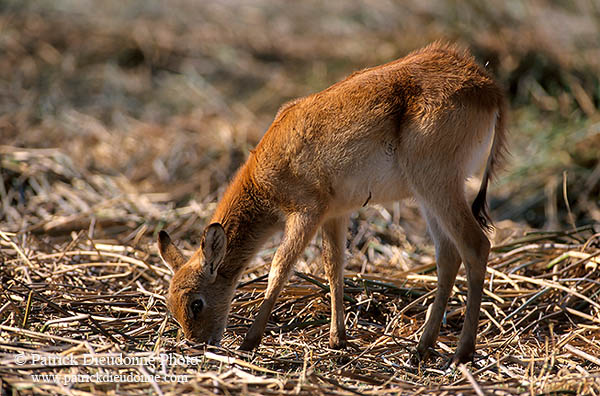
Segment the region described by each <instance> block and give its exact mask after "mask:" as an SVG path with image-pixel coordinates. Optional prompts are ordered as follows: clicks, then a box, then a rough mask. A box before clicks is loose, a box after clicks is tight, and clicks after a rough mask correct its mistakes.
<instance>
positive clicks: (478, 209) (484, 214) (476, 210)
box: [471, 172, 494, 231]
mask: <svg viewBox="0 0 600 396" xmlns="http://www.w3.org/2000/svg"><path fill="white" fill-rule="evenodd" d="M488 177H489V176H488V174H487V172H486V173H485V174H484V175H483V178H484V179H483V181H482V183H481V188H480V189H479V192H478V193H477V196H476V197H475V200H474V201H473V205H471V211H472V212H473V216H475V220H477V222H478V223H479V225H480V226H481V228H482V229H483V230H486V231H491V230H493V229H494V226H493V224H492V219H491V218H490V215H489V213H488V210H487V202H486V195H487V185H488Z"/></svg>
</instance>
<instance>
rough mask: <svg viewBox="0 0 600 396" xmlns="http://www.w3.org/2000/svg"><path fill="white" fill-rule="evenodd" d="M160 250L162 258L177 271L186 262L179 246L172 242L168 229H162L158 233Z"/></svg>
mask: <svg viewBox="0 0 600 396" xmlns="http://www.w3.org/2000/svg"><path fill="white" fill-rule="evenodd" d="M158 251H159V252H160V258H162V259H163V261H164V262H165V263H166V264H167V265H168V266H169V267H171V269H172V270H173V272H177V271H178V270H179V268H181V267H182V266H183V265H184V264H185V261H186V260H185V257H183V254H181V252H180V251H179V249H177V246H175V245H174V244H173V242H171V238H170V237H169V234H167V232H166V231H162V230H161V231H160V232H159V233H158Z"/></svg>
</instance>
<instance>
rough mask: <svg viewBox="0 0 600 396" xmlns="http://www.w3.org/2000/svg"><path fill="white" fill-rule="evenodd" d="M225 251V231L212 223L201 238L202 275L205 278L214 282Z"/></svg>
mask: <svg viewBox="0 0 600 396" xmlns="http://www.w3.org/2000/svg"><path fill="white" fill-rule="evenodd" d="M226 249H227V237H226V236H225V230H224V229H223V226H222V225H221V224H219V223H213V224H211V225H209V226H208V227H206V230H204V236H203V237H202V253H203V254H204V273H205V275H206V276H207V278H208V279H209V280H210V281H211V282H214V281H215V279H216V277H217V271H218V269H219V267H220V266H221V264H223V259H224V258H225V250H226Z"/></svg>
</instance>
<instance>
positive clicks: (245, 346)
mask: <svg viewBox="0 0 600 396" xmlns="http://www.w3.org/2000/svg"><path fill="white" fill-rule="evenodd" d="M259 344H260V338H258V339H254V338H248V337H246V338H244V341H243V342H242V345H240V347H239V348H238V350H240V351H248V352H249V351H251V350H253V349H256V348H257V347H258V345H259Z"/></svg>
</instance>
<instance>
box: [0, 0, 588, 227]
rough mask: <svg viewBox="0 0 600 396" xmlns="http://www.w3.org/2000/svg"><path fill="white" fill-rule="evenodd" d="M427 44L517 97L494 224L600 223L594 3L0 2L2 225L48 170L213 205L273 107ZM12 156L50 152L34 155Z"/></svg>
mask: <svg viewBox="0 0 600 396" xmlns="http://www.w3.org/2000/svg"><path fill="white" fill-rule="evenodd" d="M436 39H445V40H448V41H456V42H458V43H459V44H461V45H463V46H465V47H468V48H470V49H471V50H472V52H473V53H474V55H475V56H476V58H477V59H478V60H479V61H480V62H481V63H482V64H484V65H486V67H487V68H488V69H490V70H491V71H492V73H493V74H494V75H495V76H496V77H497V79H498V80H499V82H500V83H501V85H502V86H503V87H504V88H505V89H506V92H507V94H508V97H509V99H510V103H511V108H512V111H511V118H510V124H509V127H510V132H511V139H510V140H511V147H510V148H511V152H512V155H511V157H510V158H509V162H508V164H507V166H506V169H505V171H504V172H503V173H501V175H500V177H499V179H498V181H497V182H496V183H495V185H494V186H493V188H492V192H491V206H492V210H493V217H494V218H495V219H497V220H502V219H509V220H511V221H514V222H518V223H521V224H525V225H528V226H532V227H537V228H567V227H572V226H573V224H577V225H583V224H588V223H592V222H599V221H600V209H599V206H600V205H599V195H600V163H599V160H598V158H599V153H600V117H599V116H598V107H599V104H600V79H599V76H600V3H599V2H598V1H597V0H574V1H562V0H536V1H520V0H507V1H504V0H491V1H486V2H480V1H475V0H472V1H450V0H447V1H442V0H427V1H423V0H411V1H402V2H393V1H384V0H382V1H355V0H343V1H342V0H339V1H326V2H324V1H316V0H315V1H279V0H256V1H233V0H220V1H196V0H170V1H168V2H166V1H159V0H118V1H117V0H102V1H95V0H37V1H26V0H1V1H0V54H1V56H0V144H1V145H2V147H3V149H2V151H0V155H3V158H2V168H1V171H2V173H1V175H2V179H3V183H2V186H1V190H0V195H1V198H2V209H3V210H2V211H1V212H0V221H2V222H3V223H4V224H5V225H7V227H8V228H9V229H12V230H13V231H19V230H23V229H27V226H28V225H31V224H30V223H31V222H29V223H28V221H26V220H24V218H23V217H24V213H25V212H26V211H27V210H28V209H27V205H28V203H29V202H31V198H32V197H33V196H35V195H36V194H37V195H40V194H41V192H40V191H42V190H43V189H44V185H43V184H44V183H50V184H51V183H54V180H55V179H58V180H60V181H61V182H63V184H68V185H71V186H74V188H75V189H76V187H77V180H78V179H79V178H82V177H91V176H94V177H96V176H98V177H102V178H105V179H106V180H108V179H107V178H113V179H111V180H124V181H126V183H125V182H123V183H121V184H119V183H117V184H111V186H112V187H110V188H114V189H115V190H120V191H122V190H125V192H139V193H163V192H168V194H169V195H168V200H169V201H172V202H174V203H175V204H176V205H177V206H181V205H185V204H186V203H188V202H189V201H190V199H194V200H197V201H198V202H213V201H215V200H216V198H217V197H218V196H219V193H220V192H222V188H224V186H225V184H226V182H227V180H228V179H229V178H230V177H231V176H232V174H233V172H234V171H235V169H236V168H237V167H238V166H239V165H240V164H241V163H242V162H243V161H244V159H245V158H246V156H247V155H248V151H249V149H250V148H252V147H253V146H254V145H255V144H256V143H257V142H258V140H259V139H260V137H261V136H262V134H263V133H264V131H265V130H266V129H267V127H268V126H269V124H270V122H271V121H272V119H273V117H274V114H275V112H276V111H277V108H278V107H279V106H280V105H281V104H282V103H284V102H285V101H287V100H289V99H292V98H295V97H299V96H303V95H307V94H310V93H312V92H315V91H318V90H321V89H324V88H326V87H327V86H329V85H330V84H332V83H333V82H335V81H338V80H340V79H342V78H343V77H344V76H346V75H348V74H350V73H351V72H352V71H355V70H357V69H361V68H365V67H369V66H374V65H377V64H381V63H384V62H388V61H391V60H393V59H396V58H398V57H402V56H404V55H405V54H406V53H408V52H409V51H411V50H413V49H416V48H418V47H421V46H423V45H426V44H428V43H430V42H431V41H433V40H436ZM16 148H28V149H34V148H35V149H52V150H54V149H58V151H52V153H53V154H52V156H53V157H52V158H53V160H52V161H54V162H52V164H51V165H48V164H46V165H44V161H40V162H39V163H36V162H35V161H31V158H32V156H33V157H35V156H37V155H42V154H43V153H47V151H43V150H41V151H35V152H33V154H32V152H28V154H27V155H29V157H28V160H27V161H22V160H20V159H19V155H17V154H15V150H16ZM56 153H61V154H60V155H59V154H56ZM36 158H37V157H36ZM36 164H37V165H36ZM44 166H45V167H44ZM61 167H62V168H61ZM59 168H60V169H63V170H62V171H61V170H60V169H59ZM66 168H68V169H70V170H71V171H70V172H67V171H65V170H64V169H66ZM48 169H50V170H51V171H52V172H54V173H55V175H54V176H55V177H54V178H43V180H41V181H40V179H36V178H35V177H33V176H34V175H35V173H36V172H38V171H40V172H42V171H45V170H48ZM90 175H91V176H90ZM35 180H37V181H35ZM36 184H40V185H37V186H36ZM100 185H103V186H105V187H98V186H100ZM107 186H108V184H106V183H105V184H96V190H98V193H99V194H103V193H104V192H106V190H108V189H109V187H107ZM123 186H126V187H123ZM103 189H104V190H103ZM100 190H102V191H100ZM103 191H104V192H103ZM64 195H65V196H67V195H68V194H67V193H64ZM46 198H47V197H46ZM67 198H68V197H67ZM67 198H64V199H63V201H69V200H71V201H72V200H75V201H76V198H72V197H71V198H69V199H67ZM44 202H46V201H44V200H41V201H38V202H37V205H38V206H37V207H36V209H35V210H37V211H38V212H39V213H46V214H47V215H53V214H56V213H57V212H60V210H61V204H60V200H59V202H58V203H57V204H55V205H49V204H47V202H46V204H45V203H44ZM567 202H568V203H569V205H567ZM44 205H46V207H45V209H44V212H40V210H42V209H40V206H42V207H43V206H44ZM32 210H33V209H32ZM569 211H570V212H571V214H569Z"/></svg>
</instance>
